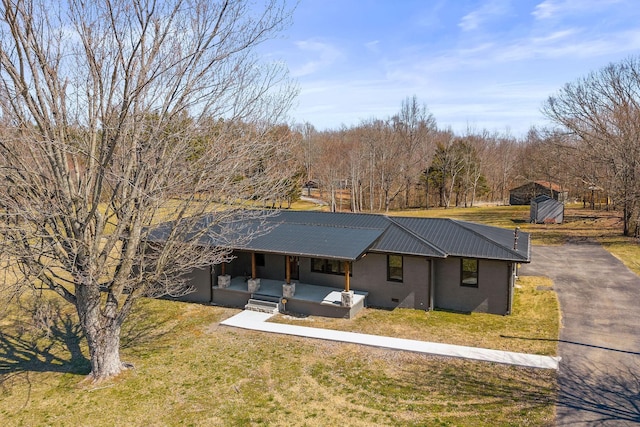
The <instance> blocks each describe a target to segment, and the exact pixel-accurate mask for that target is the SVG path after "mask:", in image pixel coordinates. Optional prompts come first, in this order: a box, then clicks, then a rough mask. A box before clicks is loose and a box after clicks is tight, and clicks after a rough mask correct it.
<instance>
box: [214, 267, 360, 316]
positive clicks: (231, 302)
mask: <svg viewBox="0 0 640 427" xmlns="http://www.w3.org/2000/svg"><path fill="white" fill-rule="evenodd" d="M248 280H249V279H248V278H245V277H242V276H239V277H233V278H232V279H231V283H230V284H229V286H228V287H225V288H220V287H217V286H214V287H213V292H212V293H213V298H212V302H213V303H214V304H220V305H225V306H234V307H240V308H243V307H244V306H245V305H246V304H247V303H248V301H249V299H251V298H261V297H267V298H271V299H277V300H278V301H281V302H283V301H282V299H283V297H284V295H283V286H282V285H283V284H284V283H285V281H284V280H270V279H260V288H259V289H258V290H257V291H255V292H250V291H249V287H248ZM292 283H295V293H294V295H293V296H292V297H286V298H285V300H286V302H284V303H283V304H282V308H283V310H284V311H286V312H289V313H294V314H301V315H314V316H325V317H338V318H352V317H353V316H355V315H356V314H357V313H358V312H359V311H360V310H362V308H364V307H365V305H366V298H367V292H360V291H354V295H353V304H352V305H351V306H350V307H344V306H342V305H341V302H342V292H343V291H344V289H340V288H332V287H327V286H319V285H312V284H308V283H299V282H297V281H292Z"/></svg>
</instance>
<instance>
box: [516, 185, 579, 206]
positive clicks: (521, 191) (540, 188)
mask: <svg viewBox="0 0 640 427" xmlns="http://www.w3.org/2000/svg"><path fill="white" fill-rule="evenodd" d="M540 195H546V196H549V197H551V198H552V199H554V200H557V201H559V202H562V203H564V202H566V201H567V198H568V197H569V193H568V192H567V191H566V190H564V189H563V188H562V187H561V186H560V185H558V184H556V183H553V182H549V181H531V182H528V183H526V184H524V185H521V186H519V187H516V188H512V189H511V190H509V204H510V205H529V204H531V200H533V199H535V198H536V197H538V196H540Z"/></svg>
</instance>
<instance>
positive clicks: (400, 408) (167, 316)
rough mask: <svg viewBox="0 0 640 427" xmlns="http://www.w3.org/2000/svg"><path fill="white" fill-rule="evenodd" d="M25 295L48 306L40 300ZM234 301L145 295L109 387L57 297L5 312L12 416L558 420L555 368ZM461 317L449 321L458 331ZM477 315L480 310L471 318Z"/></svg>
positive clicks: (125, 420) (68, 420)
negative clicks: (342, 331) (97, 379)
mask: <svg viewBox="0 0 640 427" xmlns="http://www.w3.org/2000/svg"><path fill="white" fill-rule="evenodd" d="M547 294H551V293H549V292H547ZM547 294H544V293H543V295H547ZM23 305H24V306H25V307H23V308H26V309H27V311H30V312H33V313H34V314H36V313H35V310H34V309H33V307H30V306H29V303H28V301H26V300H25V301H23ZM236 312H237V310H232V309H225V308H220V307H209V306H205V305H197V304H188V303H177V302H170V301H162V300H145V301H143V302H142V303H141V304H140V306H139V310H138V311H137V312H136V314H135V315H134V317H132V318H131V319H130V320H129V321H128V323H127V327H126V330H125V331H124V339H123V350H122V354H123V359H124V360H126V361H128V362H130V363H133V365H134V366H135V369H132V370H130V371H128V372H127V373H125V374H124V375H122V376H121V377H119V378H118V379H117V380H114V381H112V382H110V383H106V384H105V383H103V384H99V385H92V384H90V383H84V382H82V379H83V376H84V375H85V374H86V373H88V371H89V364H88V362H87V360H86V359H85V356H86V354H87V353H86V348H85V345H84V342H83V340H82V339H80V335H79V334H80V333H79V331H78V329H77V328H74V327H72V326H71V323H70V322H69V319H71V318H73V317H74V315H73V314H72V313H70V312H68V311H67V310H66V309H65V308H63V307H60V306H58V304H56V303H55V300H54V301H53V302H52V303H51V304H50V306H49V308H48V310H47V313H48V315H47V316H43V313H40V315H35V316H33V317H31V316H29V317H25V316H24V315H17V312H12V313H7V315H5V317H4V318H3V320H2V338H0V346H1V350H0V369H1V370H2V377H1V378H2V379H1V381H2V383H1V389H0V390H1V392H0V422H2V424H4V425H62V426H63V425H69V426H76V425H96V426H100V425H105V426H106V425H109V426H111V425H145V426H146V425H230V426H231V425H238V426H240V425H243V426H244V425H309V426H313V425H341V424H342V425H356V426H357V425H362V426H365V425H425V424H430V425H512V424H513V423H516V424H518V425H544V424H549V423H550V422H551V421H552V420H553V417H554V409H553V401H554V396H555V394H554V393H555V372H554V371H548V370H535V369H525V368H518V367H511V366H503V365H497V364H491V363H481V362H472V361H462V360H455V359H444V358H437V357H428V356H423V355H417V354H413V353H406V352H394V351H388V350H382V349H375V348H369V347H360V346H356V345H348V344H338V343H332V342H323V341H316V340H309V339H303V338H295V337H288V336H276V335H268V334H263V333H258V332H251V331H244V330H237V329H232V328H228V327H223V326H219V325H218V323H219V322H220V321H221V320H223V319H225V318H227V317H229V316H231V315H233V314H235V313H236ZM383 314H392V316H391V317H387V318H385V317H384V316H383V317H382V318H380V319H378V320H377V322H376V323H389V324H388V325H387V327H388V328H397V323H400V322H404V321H407V322H408V323H413V325H412V328H415V322H416V320H415V319H414V317H415V313H411V312H410V311H408V310H406V311H402V312H400V313H398V314H393V313H392V312H388V313H383ZM422 314H423V315H424V313H422ZM462 317H465V316H462ZM494 317H495V318H496V319H507V317H502V316H494ZM465 318H466V317H465ZM456 323H460V322H456V321H449V322H446V321H444V323H442V326H443V327H445V326H446V325H447V324H448V325H450V326H451V327H452V328H454V329H455V328H456V326H455V325H456ZM474 323H475V321H474V318H473V317H472V318H469V319H468V322H467V325H466V326H465V328H470V329H472V328H473V326H472V325H473V324H474ZM394 324H396V325H394ZM38 326H39V327H38ZM43 326H47V327H48V328H46V327H45V328H43ZM481 326H482V325H481V324H477V325H476V327H481ZM546 334H548V333H547V332H545V335H544V336H547V335H546ZM514 335H520V334H519V332H518V331H514ZM513 341H514V342H515V343H518V342H519V343H523V344H526V343H528V341H527V340H522V339H514V340H513ZM551 345H552V346H553V345H554V343H552V344H551ZM523 348H524V347H523ZM83 355H85V356H83Z"/></svg>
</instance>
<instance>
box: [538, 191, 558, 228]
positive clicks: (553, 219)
mask: <svg viewBox="0 0 640 427" xmlns="http://www.w3.org/2000/svg"><path fill="white" fill-rule="evenodd" d="M563 220H564V204H563V203H562V202H559V201H557V200H555V199H552V198H551V197H549V196H546V195H541V196H538V197H536V198H535V199H532V200H531V213H530V221H531V222H533V223H536V224H562V221H563Z"/></svg>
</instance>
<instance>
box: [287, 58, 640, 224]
mask: <svg viewBox="0 0 640 427" xmlns="http://www.w3.org/2000/svg"><path fill="white" fill-rule="evenodd" d="M542 111H543V113H544V114H545V115H546V116H547V117H548V118H549V119H550V122H549V127H546V128H536V127H532V128H531V129H530V130H529V132H528V133H527V134H526V135H524V136H521V137H515V136H513V135H511V134H510V133H509V131H508V130H505V131H503V132H497V131H487V130H484V129H483V130H478V129H472V128H469V129H467V130H466V131H465V132H463V133H462V134H456V133H454V132H453V131H452V130H451V129H442V128H439V127H438V126H437V123H436V120H435V118H434V117H433V115H432V114H431V113H430V112H429V110H428V109H427V106H426V105H425V104H423V103H420V101H419V100H418V99H417V97H416V96H413V97H408V98H406V99H405V100H404V101H402V104H401V107H400V110H399V112H398V113H397V114H395V115H393V116H391V117H388V118H385V119H380V118H371V119H368V120H363V121H362V122H361V123H359V124H358V125H355V126H352V127H349V128H347V127H343V128H341V129H337V130H325V131H317V130H316V129H315V128H314V127H313V125H311V124H309V123H305V124H304V125H301V126H298V127H297V128H296V129H295V130H296V131H297V133H298V134H299V135H300V137H299V145H298V147H297V152H296V155H297V157H296V158H297V162H298V164H299V165H300V169H302V170H304V173H303V174H302V177H303V180H306V181H308V180H313V181H314V182H316V183H317V185H318V187H319V189H320V191H321V192H322V193H323V194H324V195H325V196H326V198H327V200H329V203H330V206H331V209H332V210H339V209H343V210H344V209H348V210H351V211H353V212H360V211H370V212H373V211H388V210H390V209H410V208H431V207H444V208H448V207H452V206H462V207H472V206H476V205H477V204H478V203H480V202H489V203H497V204H506V203H508V198H509V189H511V188H514V187H517V186H519V185H521V184H524V183H526V182H529V181H534V180H541V181H548V182H553V183H555V184H557V185H559V186H560V188H562V190H563V191H567V192H568V193H569V198H570V199H569V200H574V201H578V202H583V203H584V204H585V206H587V205H588V206H590V207H591V208H595V207H596V206H603V204H602V203H601V202H602V200H604V201H605V202H604V206H605V207H606V208H613V209H619V210H620V211H621V212H622V217H623V233H624V235H627V236H640V59H638V58H628V59H626V60H624V61H621V62H619V63H614V64H610V65H608V66H606V67H604V68H603V69H601V70H598V71H595V72H592V73H590V74H588V75H587V76H585V77H583V78H581V79H579V80H577V81H576V82H573V83H568V84H566V85H565V86H564V87H563V88H562V89H561V90H559V91H558V93H557V94H554V95H552V96H550V97H549V98H548V100H547V101H546V102H545V103H544V104H543V106H542ZM345 191H348V197H346V198H345V200H346V202H344V201H343V199H340V198H338V197H337V195H338V194H343V195H344V193H345ZM596 201H598V203H596ZM341 203H342V206H340V204H341ZM345 203H346V204H345Z"/></svg>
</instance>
